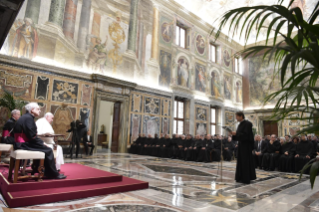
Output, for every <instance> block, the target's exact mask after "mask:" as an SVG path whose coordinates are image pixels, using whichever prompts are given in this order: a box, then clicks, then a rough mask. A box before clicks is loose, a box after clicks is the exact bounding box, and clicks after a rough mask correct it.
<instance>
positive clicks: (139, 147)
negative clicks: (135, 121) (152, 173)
mask: <svg viewBox="0 0 319 212" xmlns="http://www.w3.org/2000/svg"><path fill="white" fill-rule="evenodd" d="M145 139H146V138H145V137H139V138H138V140H137V141H136V150H135V154H139V155H140V154H142V149H143V146H144V143H145Z"/></svg>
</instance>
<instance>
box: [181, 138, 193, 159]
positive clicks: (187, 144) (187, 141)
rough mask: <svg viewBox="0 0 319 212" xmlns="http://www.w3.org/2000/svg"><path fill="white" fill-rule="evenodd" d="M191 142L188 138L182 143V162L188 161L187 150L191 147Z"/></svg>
mask: <svg viewBox="0 0 319 212" xmlns="http://www.w3.org/2000/svg"><path fill="white" fill-rule="evenodd" d="M193 142H194V140H193V138H189V139H186V140H185V141H184V148H183V158H182V159H183V160H186V161H187V160H188V158H187V157H188V155H187V152H188V150H189V148H190V147H192V144H193Z"/></svg>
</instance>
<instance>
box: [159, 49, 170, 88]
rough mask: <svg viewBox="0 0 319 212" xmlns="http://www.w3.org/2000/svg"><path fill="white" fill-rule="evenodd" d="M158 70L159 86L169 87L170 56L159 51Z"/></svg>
mask: <svg viewBox="0 0 319 212" xmlns="http://www.w3.org/2000/svg"><path fill="white" fill-rule="evenodd" d="M159 57H160V60H159V62H160V70H161V74H160V76H159V85H161V86H165V87H169V86H170V84H171V70H172V54H170V53H168V52H165V51H163V50H161V51H160V55H159Z"/></svg>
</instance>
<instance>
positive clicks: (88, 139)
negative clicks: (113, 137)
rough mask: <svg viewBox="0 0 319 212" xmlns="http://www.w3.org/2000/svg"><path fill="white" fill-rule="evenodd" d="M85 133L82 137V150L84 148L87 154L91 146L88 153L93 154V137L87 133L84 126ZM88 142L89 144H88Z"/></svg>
mask: <svg viewBox="0 0 319 212" xmlns="http://www.w3.org/2000/svg"><path fill="white" fill-rule="evenodd" d="M85 133H86V134H84V133H83V134H84V137H83V145H84V150H85V154H86V155H88V154H89V147H91V151H90V155H92V154H93V150H94V148H95V145H94V144H93V139H92V136H90V135H87V130H86V128H85ZM89 143H90V144H89Z"/></svg>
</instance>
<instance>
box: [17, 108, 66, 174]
mask: <svg viewBox="0 0 319 212" xmlns="http://www.w3.org/2000/svg"><path fill="white" fill-rule="evenodd" d="M25 109H26V111H27V112H26V114H24V115H23V116H21V118H20V119H19V120H18V121H17V123H16V125H15V127H14V136H15V140H16V141H19V142H21V143H22V144H21V147H20V148H21V149H23V150H29V151H39V152H43V153H45V159H44V167H45V171H44V174H45V176H46V177H49V178H52V179H65V178H66V176H64V175H63V174H59V172H58V171H57V169H56V166H55V162H54V155H53V150H52V149H51V148H50V147H47V146H46V145H45V144H44V142H43V141H42V140H41V139H40V138H38V136H37V125H36V124H35V122H34V118H35V117H38V116H39V115H40V112H41V111H40V107H39V105H38V104H37V103H35V102H31V103H29V104H27V105H26V106H25ZM38 166H39V161H38V160H34V161H33V164H32V169H33V170H34V171H35V172H37V170H38Z"/></svg>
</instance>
